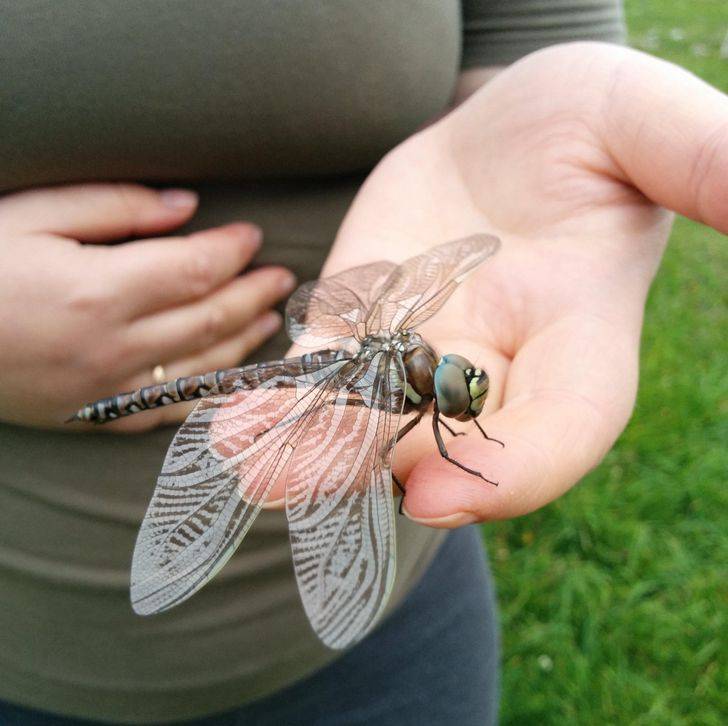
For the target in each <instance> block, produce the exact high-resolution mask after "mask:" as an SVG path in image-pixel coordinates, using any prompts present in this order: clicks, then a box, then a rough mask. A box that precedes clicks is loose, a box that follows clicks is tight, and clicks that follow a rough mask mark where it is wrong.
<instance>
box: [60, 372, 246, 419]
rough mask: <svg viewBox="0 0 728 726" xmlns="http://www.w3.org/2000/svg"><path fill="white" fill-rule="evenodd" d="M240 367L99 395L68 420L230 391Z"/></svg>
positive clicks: (112, 416) (119, 413)
mask: <svg viewBox="0 0 728 726" xmlns="http://www.w3.org/2000/svg"><path fill="white" fill-rule="evenodd" d="M239 371H240V369H228V370H220V371H211V372H210V373H205V374H204V375H200V376H188V377H186V378H175V379H174V380H173V381H168V382H167V383H159V384H157V385H154V386H146V387H145V388H140V389H138V390H136V391H131V392H129V393H119V394H118V395H116V396H110V397H109V398H102V399H100V400H98V401H94V402H93V403H88V404H86V405H85V406H84V407H83V408H80V409H79V410H78V411H77V412H76V414H75V415H74V416H72V417H71V418H70V419H68V420H69V421H86V422H90V423H106V422H107V421H113V420H114V419H116V418H121V417H122V416H130V415H131V414H133V413H139V412H140V411H146V410H148V409H150V408H159V407H160V406H166V405H168V404H170V403H180V402H181V401H192V400H194V399H196V398H205V397H206V396H209V395H211V394H221V393H230V392H231V391H232V390H233V389H234V385H235V380H237V378H236V376H235V373H238V372H239Z"/></svg>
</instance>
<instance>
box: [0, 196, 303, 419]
mask: <svg viewBox="0 0 728 726" xmlns="http://www.w3.org/2000/svg"><path fill="white" fill-rule="evenodd" d="M196 204H197V199H196V196H195V195H194V194H192V193H191V192H185V191H180V190H176V191H174V192H163V193H161V194H160V193H157V192H156V191H153V190H151V189H147V188H144V187H141V186H136V185H128V184H88V185H73V186H66V187H56V188H47V189H35V190H31V191H27V192H22V193H18V194H10V195H6V196H4V197H3V198H2V199H0V370H2V378H3V380H4V381H12V382H13V384H12V386H2V387H0V419H2V420H5V421H11V422H14V423H20V424H25V425H29V426H43V427H59V426H63V425H64V424H63V420H64V418H66V417H67V416H68V412H69V411H73V410H74V409H76V408H77V407H78V405H79V402H83V401H89V400H93V399H96V398H98V397H99V396H104V395H108V394H109V393H110V392H114V391H122V390H132V389H134V388H138V387H140V386H146V385H149V384H150V383H152V369H153V368H154V366H156V365H157V364H159V363H163V364H164V366H165V371H166V374H167V375H168V376H169V377H170V378H174V377H177V376H180V375H191V374H192V373H199V372H201V371H204V370H214V369H216V368H224V367H230V366H235V365H238V364H239V361H240V359H241V358H244V357H245V356H246V355H247V354H248V353H249V352H250V351H251V350H253V349H255V348H256V347H258V346H259V345H260V344H261V343H262V342H263V341H264V340H265V339H266V338H268V337H269V336H270V335H272V334H273V333H274V332H275V331H276V330H277V329H278V328H279V327H280V325H281V318H280V315H279V314H278V313H277V312H275V311H273V310H271V308H272V306H273V305H274V304H275V303H276V302H277V301H278V300H280V299H282V298H285V297H287V295H288V294H289V293H290V291H291V290H292V289H293V287H294V285H295V281H294V279H293V275H292V274H291V273H290V272H288V271H287V270H284V269H282V268H273V267H271V268H264V269H259V270H256V271H254V272H249V273H246V274H244V275H242V276H238V275H239V273H240V272H241V271H242V270H243V269H244V268H245V267H246V265H247V264H248V262H249V261H250V260H251V258H252V257H253V255H254V254H255V252H256V251H257V249H258V247H259V245H260V244H261V233H260V231H259V230H258V229H257V228H256V227H254V226H253V225H251V224H242V223H239V224H232V225H227V226H225V227H218V228H215V229H210V230H205V231H202V232H198V233H195V234H192V235H189V236H186V237H173V236H171V237H164V238H158V237H155V235H160V234H164V233H169V232H171V231H172V230H174V229H175V227H179V226H180V225H181V224H183V223H184V222H186V221H187V220H188V219H189V218H190V217H191V216H192V214H194V211H195V208H196ZM127 237H137V238H140V239H138V240H137V241H133V242H126V243H123V244H118V245H114V246H107V245H105V244H104V243H106V242H111V241H113V240H118V239H123V238H127ZM82 242H83V243H88V244H81V243H82ZM187 408H188V407H186V406H177V407H171V408H170V409H169V410H167V409H157V410H156V411H150V412H148V413H146V414H144V415H143V416H135V417H131V418H129V419H127V420H124V421H120V422H117V423H115V424H113V425H112V427H110V429H111V430H117V431H118V430H120V429H121V430H126V431H140V430H144V429H149V428H153V427H154V426H158V425H159V424H162V423H167V422H177V421H180V420H182V419H183V418H184V416H185V415H186V413H187V412H188V411H187V410H186V409H187ZM175 409H176V410H175ZM81 428H82V427H77V428H76V430H81ZM89 428H90V427H89Z"/></svg>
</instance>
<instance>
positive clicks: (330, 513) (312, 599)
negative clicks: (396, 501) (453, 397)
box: [286, 353, 405, 648]
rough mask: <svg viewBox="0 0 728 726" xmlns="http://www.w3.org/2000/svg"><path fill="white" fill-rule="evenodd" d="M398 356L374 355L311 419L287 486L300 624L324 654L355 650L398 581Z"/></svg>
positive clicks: (400, 401) (400, 402)
mask: <svg viewBox="0 0 728 726" xmlns="http://www.w3.org/2000/svg"><path fill="white" fill-rule="evenodd" d="M404 374H405V373H404V368H403V366H402V363H401V360H400V359H399V356H398V355H397V356H396V357H391V356H390V355H389V354H388V353H379V354H377V355H376V356H375V357H374V358H373V359H372V361H371V362H370V363H369V365H368V366H366V367H365V368H363V369H362V370H361V371H360V372H359V373H358V378H357V380H356V381H348V382H347V384H346V385H345V386H342V387H341V388H340V389H339V393H338V395H337V399H338V403H342V404H343V403H346V402H347V401H350V400H351V399H352V395H353V396H354V397H355V399H361V400H363V402H364V404H365V405H364V406H352V405H335V406H326V407H323V408H321V409H320V410H318V411H317V412H316V413H314V414H312V415H311V416H310V417H309V419H308V421H307V424H306V429H307V436H306V437H305V438H303V439H302V440H301V441H300V442H299V444H298V446H297V447H296V451H295V454H294V456H293V460H292V462H291V465H290V469H289V474H288V479H287V485H286V513H287V515H288V526H289V533H290V539H291V549H292V552H293V565H294V569H295V572H296V579H297V581H298V589H299V592H300V594H301V599H302V601H303V605H304V608H305V610H306V614H307V615H308V618H309V620H310V622H311V625H312V626H313V629H314V630H315V631H316V633H317V635H318V636H319V638H320V639H321V640H322V641H323V642H324V643H325V644H326V645H328V646H329V647H330V648H345V647H347V646H348V645H351V644H352V643H355V642H356V641H358V640H360V639H361V638H362V637H363V636H364V635H365V634H366V633H367V632H368V631H369V630H370V629H371V628H372V627H373V625H374V624H375V622H376V621H377V619H378V617H379V615H380V613H381V611H382V610H383V608H384V606H385V605H386V603H387V600H388V598H389V593H390V591H391V589H392V584H393V582H394V574H395V557H396V551H395V550H396V543H395V527H394V510H393V504H392V479H391V456H392V442H393V441H394V437H395V436H396V433H397V427H398V425H399V419H400V414H401V412H402V405H403V403H404V400H403V394H402V390H403V387H402V386H403V381H404Z"/></svg>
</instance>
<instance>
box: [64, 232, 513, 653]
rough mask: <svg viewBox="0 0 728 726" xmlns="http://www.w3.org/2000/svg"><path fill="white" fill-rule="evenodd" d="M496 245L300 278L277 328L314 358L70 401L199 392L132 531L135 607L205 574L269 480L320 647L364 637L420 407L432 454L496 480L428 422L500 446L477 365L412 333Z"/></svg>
mask: <svg viewBox="0 0 728 726" xmlns="http://www.w3.org/2000/svg"><path fill="white" fill-rule="evenodd" d="M499 247H500V240H499V239H498V238H497V237H495V236H493V235H488V234H477V235H471V236H469V237H466V238H463V239H458V240H455V241H451V242H447V243H444V244H441V245H438V246H435V247H433V248H431V249H429V250H428V251H426V252H424V253H423V254H420V255H417V256H415V257H412V258H410V259H408V260H406V261H405V262H403V263H402V264H400V265H397V264H395V263H393V262H389V261H380V262H374V263H372V264H367V265H362V266H359V267H354V268H351V269H348V270H345V271H343V272H340V273H338V274H335V275H333V276H331V277H326V278H322V279H320V280H318V281H314V282H309V283H305V284H303V285H301V286H300V287H299V288H298V289H297V290H296V291H295V292H294V294H293V295H292V296H291V297H290V299H289V300H288V302H287V305H286V330H287V333H288V335H289V337H290V338H291V340H292V341H293V342H295V343H297V344H298V345H300V346H302V347H305V348H309V349H314V351H315V352H310V353H306V354H304V355H301V356H297V357H290V358H286V359H283V360H276V361H269V362H265V363H255V364H251V365H246V366H241V367H237V368H230V369H225V370H218V371H213V372H210V373H206V374H203V375H199V376H190V377H184V378H177V379H175V380H173V381H169V382H167V383H161V384H158V385H152V386H148V387H145V388H141V389H139V390H137V391H133V392H129V393H121V394H118V395H116V396H112V397H110V398H104V399H101V400H98V401H95V402H93V403H89V404H87V405H85V406H84V407H82V408H81V409H79V410H78V412H77V413H76V414H75V415H74V416H72V417H71V419H69V421H71V420H72V421H84V422H96V423H104V422H108V421H112V420H115V419H118V418H119V417H122V416H127V415H130V414H134V413H137V412H139V411H144V410H147V409H151V408H155V407H158V406H164V405H168V404H173V403H177V402H180V401H190V400H193V399H198V398H199V399H200V401H199V402H198V403H197V405H196V407H195V408H194V409H193V411H192V413H190V415H189V416H188V417H187V419H186V420H185V422H184V423H183V424H182V426H181V427H180V428H179V430H178V431H177V432H176V434H175V436H174V439H173V440H172V443H171V444H170V446H169V450H168V451H167V454H166V457H165V459H164V463H163V465H162V470H161V473H160V475H159V478H158V480H157V484H156V488H155V489H154V492H153V495H152V499H151V502H150V504H149V507H148V509H147V512H146V514H145V516H144V519H143V521H142V524H141V527H140V530H139V533H138V537H137V540H136V545H135V548H134V554H133V557H132V566H131V586H130V599H131V604H132V608H133V610H134V611H135V612H136V613H138V614H140V615H151V614H155V613H160V612H162V611H165V610H168V609H169V608H172V607H174V606H175V605H178V604H180V603H181V602H183V601H185V600H186V599H187V598H189V597H190V596H192V595H193V594H194V593H196V592H197V591H198V590H199V589H200V588H201V587H202V586H203V585H205V584H206V583H207V582H209V581H210V580H211V579H212V578H213V577H214V576H215V574H216V573H217V572H218V571H219V570H220V569H221V568H222V567H223V566H224V565H225V563H226V562H227V561H228V560H229V559H230V557H231V556H232V555H233V553H234V552H235V551H236V549H237V548H238V546H239V545H240V543H241V542H242V540H243V538H244V537H245V535H246V534H247V532H248V531H249V529H250V527H251V525H252V524H253V522H254V520H255V518H256V516H257V515H258V514H259V512H260V511H261V508H262V506H263V504H264V503H265V502H266V500H267V499H268V495H269V494H270V492H271V491H272V490H273V487H274V486H275V485H276V483H279V484H283V485H284V487H285V512H286V517H287V520H288V528H289V538H290V544H291V552H292V559H293V566H294V571H295V576H296V580H297V585H298V589H299V592H300V595H301V600H302V603H303V607H304V609H305V612H306V615H307V617H308V619H309V621H310V623H311V626H312V628H313V630H314V631H315V633H316V635H317V636H318V637H319V638H320V640H321V641H322V642H323V643H324V644H325V645H327V646H328V647H329V648H333V649H343V648H346V647H348V646H350V645H352V644H354V643H356V642H357V641H359V640H361V638H362V637H364V635H366V634H367V633H368V632H369V631H370V630H371V629H372V628H373V627H374V625H375V624H376V623H377V621H378V619H379V618H380V616H381V614H382V611H383V610H384V608H385V606H386V604H387V600H388V598H389V595H390V592H391V590H392V586H393V583H394V579H395V569H396V551H395V514H394V504H393V489H392V485H393V482H394V484H395V485H396V486H398V487H399V489H400V491H401V492H402V495H403V496H404V491H405V490H404V487H403V486H402V484H401V482H399V480H398V479H396V477H394V476H393V474H392V457H393V452H394V449H395V445H396V444H397V443H398V442H399V441H401V440H402V438H403V437H404V436H406V434H407V433H409V432H410V431H411V430H412V429H413V428H414V427H415V426H416V425H417V424H418V423H419V422H420V421H421V419H422V418H423V416H424V415H425V413H427V412H428V411H429V410H430V408H432V410H433V417H432V425H433V432H434V436H435V440H436V442H437V446H438V449H439V452H440V454H441V455H442V456H443V457H444V458H445V459H447V460H448V461H450V462H451V463H452V464H453V465H454V466H457V467H459V468H460V469H463V470H464V471H466V472H468V473H470V474H472V475H474V476H476V477H479V478H480V479H482V480H484V481H485V482H488V483H489V484H492V485H496V482H493V481H491V480H489V479H486V478H485V477H484V476H483V475H482V474H481V473H480V472H478V471H476V470H474V469H471V468H469V467H467V466H465V465H464V464H462V463H460V462H458V461H457V460H456V459H454V458H452V457H451V456H450V455H449V453H448V451H447V447H446V444H445V442H444V439H443V436H442V432H441V427H445V428H446V429H447V430H448V431H449V432H450V433H451V434H453V435H458V432H456V431H454V430H453V429H452V428H451V427H450V426H448V425H447V424H446V423H445V422H444V421H443V420H442V417H447V418H451V419H455V420H458V421H473V422H475V424H476V425H477V427H478V429H479V430H480V432H481V433H482V435H483V436H484V437H485V438H486V439H489V440H491V441H497V440H496V439H492V438H490V437H488V435H487V434H486V432H485V431H484V429H483V428H482V426H480V424H479V423H478V422H477V420H476V419H477V417H478V415H479V414H480V413H481V411H482V410H483V404H484V402H485V399H486V397H487V395H488V390H489V385H490V384H489V377H488V374H487V373H486V371H485V370H484V369H482V368H478V367H476V366H474V365H473V364H472V363H471V362H470V361H469V360H467V359H466V358H464V357H463V356H460V355H455V354H450V355H445V356H442V357H439V356H438V354H437V353H436V352H435V349H434V348H433V346H431V345H430V344H429V343H427V342H426V341H425V340H424V339H423V338H422V337H421V336H420V335H419V334H418V333H417V332H416V331H415V328H417V327H418V326H419V325H421V324H422V323H423V322H424V321H425V320H427V319H429V318H430V317H431V316H433V315H434V314H435V313H436V312H437V311H438V310H439V309H440V308H441V307H442V306H443V305H444V304H445V302H446V301H447V300H448V298H449V297H450V295H451V294H452V293H453V291H454V290H455V289H456V288H457V286H458V285H459V284H460V283H461V282H462V281H463V280H464V279H465V277H466V276H467V275H468V273H470V272H471V271H472V270H474V269H475V268H476V267H477V266H479V265H480V264H481V263H483V262H484V261H485V260H486V259H488V258H489V257H491V256H492V255H494V254H495V253H496V252H497V251H498V249H499ZM405 418H409V420H408V421H407V423H405V424H404V425H402V426H401V427H400V421H401V420H403V419H405ZM497 443H499V444H501V445H503V444H502V442H499V441H497ZM400 501H401V500H400ZM400 512H401V504H400Z"/></svg>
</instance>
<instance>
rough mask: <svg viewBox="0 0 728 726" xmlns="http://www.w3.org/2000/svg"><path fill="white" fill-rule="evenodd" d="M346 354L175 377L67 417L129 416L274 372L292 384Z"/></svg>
mask: <svg viewBox="0 0 728 726" xmlns="http://www.w3.org/2000/svg"><path fill="white" fill-rule="evenodd" d="M349 357H351V354H350V353H347V352H346V351H342V350H320V351H317V352H316V353H306V354H305V355H302V356H301V357H300V358H286V359H284V360H279V361H271V362H268V363H254V364H252V365H249V366H243V367H240V368H227V369H225V370H219V371H211V372H210V373H205V374H203V375H200V376H188V377H185V378H176V379H175V380H173V381H168V382H167V383H159V384H157V385H154V386H146V387H145V388H140V389H138V390H136V391H130V392H128V393H119V394H117V395H116V396H110V397H109V398H101V399H99V400H98V401H94V402H93V403H87V404H86V405H85V406H83V408H80V409H79V410H78V411H77V412H76V413H75V414H74V415H73V416H71V418H69V419H68V421H69V422H70V421H86V422H89V423H106V422H107V421H113V420H114V419H117V418H121V417H122V416H130V415H131V414H133V413H139V411H146V410H148V409H150V408H159V407H160V406H167V405H169V404H171V403H180V402H181V401H193V400H194V399H196V398H206V397H207V396H219V395H225V394H229V393H232V392H233V391H239V390H241V389H245V388H257V387H258V386H260V385H261V383H263V382H264V381H267V380H269V379H270V378H272V377H273V376H279V380H280V382H279V384H278V385H280V386H286V385H295V381H294V379H295V377H296V376H297V375H302V374H303V373H312V372H314V371H315V370H316V369H318V368H321V367H324V366H326V365H329V364H330V363H332V362H333V361H335V360H342V359H344V358H349Z"/></svg>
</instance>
